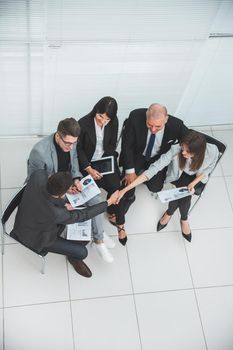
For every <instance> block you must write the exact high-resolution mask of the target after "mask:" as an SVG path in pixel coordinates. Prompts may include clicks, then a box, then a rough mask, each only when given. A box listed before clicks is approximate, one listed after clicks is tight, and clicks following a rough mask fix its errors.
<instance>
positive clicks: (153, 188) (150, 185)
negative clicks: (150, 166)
mask: <svg viewBox="0 0 233 350" xmlns="http://www.w3.org/2000/svg"><path fill="white" fill-rule="evenodd" d="M146 186H147V188H148V190H149V191H151V192H154V193H155V192H159V191H161V190H162V188H163V184H156V183H150V182H147V183H146Z"/></svg>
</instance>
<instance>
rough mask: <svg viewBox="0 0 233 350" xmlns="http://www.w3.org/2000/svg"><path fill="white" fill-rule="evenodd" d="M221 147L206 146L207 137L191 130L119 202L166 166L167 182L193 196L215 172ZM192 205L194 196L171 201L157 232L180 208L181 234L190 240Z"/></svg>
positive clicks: (125, 190)
mask: <svg viewBox="0 0 233 350" xmlns="http://www.w3.org/2000/svg"><path fill="white" fill-rule="evenodd" d="M218 154H219V152H218V148H217V147H216V146H215V145H213V144H210V143H206V139H205V137H204V136H203V135H202V134H200V133H198V132H197V131H193V130H190V131H189V132H188V133H187V134H186V135H185V136H184V137H183V139H182V141H181V142H180V144H176V145H173V146H172V147H171V149H170V150H169V151H168V152H167V153H165V154H163V155H162V156H161V157H160V158H159V159H158V160H157V161H156V162H154V163H153V164H151V165H150V167H149V168H148V169H147V170H146V171H144V172H143V173H142V174H141V175H139V176H138V177H137V179H136V180H135V181H133V182H132V183H131V184H130V185H129V186H127V187H126V188H124V189H122V190H121V191H120V194H119V198H118V202H119V199H120V198H121V197H122V196H123V195H124V194H125V193H126V192H127V191H129V190H130V189H132V188H134V187H136V186H137V185H139V184H141V183H143V182H145V181H148V180H149V179H151V178H152V177H153V176H154V175H156V174H157V173H158V172H159V171H160V170H162V169H163V168H165V167H167V174H166V180H165V182H170V183H172V184H173V185H175V186H176V187H182V186H187V188H188V191H189V192H190V193H191V194H193V193H194V191H195V186H196V185H197V184H198V183H200V182H201V183H203V184H205V183H206V182H207V180H208V175H209V173H210V172H211V171H212V170H213V168H214V166H215V164H216V162H217V159H218ZM190 204H191V195H190V196H187V197H184V198H180V199H178V200H174V201H171V202H169V205H168V209H167V211H166V212H165V213H164V214H163V216H162V217H161V219H160V220H159V222H158V224H157V231H160V230H162V229H163V228H164V227H165V226H167V224H168V222H169V221H170V219H171V217H172V215H173V214H174V212H175V211H176V209H177V208H179V211H180V215H181V219H180V225H181V232H182V235H183V237H184V238H185V239H187V240H188V241H189V242H190V241H191V238H192V236H191V230H190V227H189V223H188V211H189V208H190Z"/></svg>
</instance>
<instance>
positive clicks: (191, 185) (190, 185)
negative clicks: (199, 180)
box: [187, 182, 196, 192]
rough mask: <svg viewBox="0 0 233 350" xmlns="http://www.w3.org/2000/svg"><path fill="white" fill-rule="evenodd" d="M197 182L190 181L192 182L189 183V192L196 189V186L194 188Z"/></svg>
mask: <svg viewBox="0 0 233 350" xmlns="http://www.w3.org/2000/svg"><path fill="white" fill-rule="evenodd" d="M195 185H196V184H195V183H194V182H190V184H188V186H187V187H188V190H189V192H194V191H195V188H194V186H195Z"/></svg>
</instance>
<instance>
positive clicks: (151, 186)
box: [122, 155, 167, 212]
mask: <svg viewBox="0 0 233 350" xmlns="http://www.w3.org/2000/svg"><path fill="white" fill-rule="evenodd" d="M155 160H156V159H155V158H152V159H151V161H149V162H146V161H145V157H144V156H143V155H142V156H139V157H138V158H137V160H136V162H135V172H136V174H137V175H140V174H142V173H143V172H144V171H145V170H147V169H148V168H149V166H150V165H151V164H152V163H154V161H155ZM166 173H167V167H165V168H164V169H162V170H161V171H159V172H158V173H157V174H156V175H155V176H153V177H152V178H151V179H150V180H149V181H147V182H146V183H145V185H146V186H147V188H148V190H149V191H151V192H154V193H155V192H159V191H161V190H162V188H163V184H164V181H165V179H166ZM123 176H124V174H123ZM123 187H126V184H125V183H122V188H123ZM124 198H125V203H126V204H125V209H126V212H127V211H128V209H129V207H130V206H131V204H132V203H133V202H134V201H135V188H133V189H132V190H130V191H128V192H127V193H126V194H125V196H124Z"/></svg>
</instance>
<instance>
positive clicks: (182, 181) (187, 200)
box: [167, 172, 196, 220]
mask: <svg viewBox="0 0 233 350" xmlns="http://www.w3.org/2000/svg"><path fill="white" fill-rule="evenodd" d="M195 178H196V175H188V174H186V173H185V172H182V174H181V176H180V177H179V179H178V180H176V181H174V182H172V184H173V185H175V186H176V187H182V186H188V184H190V182H192V181H193V180H194V179H195ZM190 205H191V196H187V197H184V198H180V199H178V200H175V201H171V202H169V205H168V210H167V214H168V215H173V214H174V212H175V211H176V209H178V208H179V211H180V217H181V220H187V218H188V212H189V208H190Z"/></svg>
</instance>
